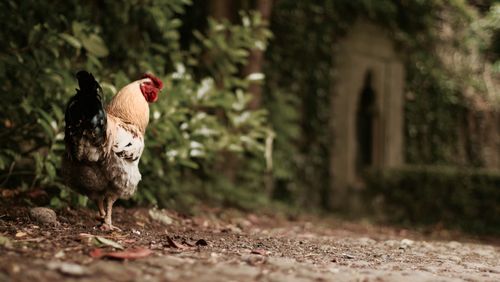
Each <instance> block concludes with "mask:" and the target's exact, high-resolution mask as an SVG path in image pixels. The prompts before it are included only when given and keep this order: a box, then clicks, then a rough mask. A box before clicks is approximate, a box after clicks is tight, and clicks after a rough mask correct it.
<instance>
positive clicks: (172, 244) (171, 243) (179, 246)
mask: <svg viewBox="0 0 500 282" xmlns="http://www.w3.org/2000/svg"><path fill="white" fill-rule="evenodd" d="M167 243H168V244H167V246H168V247H171V248H176V249H185V248H186V246H184V245H182V244H179V243H177V242H175V241H174V240H173V239H172V238H170V236H167Z"/></svg>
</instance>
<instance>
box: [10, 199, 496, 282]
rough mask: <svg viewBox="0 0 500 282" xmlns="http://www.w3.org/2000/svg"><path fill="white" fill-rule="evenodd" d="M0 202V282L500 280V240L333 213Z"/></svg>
mask: <svg viewBox="0 0 500 282" xmlns="http://www.w3.org/2000/svg"><path fill="white" fill-rule="evenodd" d="M38 220H40V219H39V218H34V216H33V215H31V216H30V209H29V208H27V207H0V254H1V255H0V281H63V280H64V281H500V244H499V242H500V240H499V239H498V238H474V237H471V236H465V235H462V234H460V233H450V232H446V231H444V230H437V231H436V230H434V231H433V232H431V233H429V232H420V233H419V232H415V231H409V230H405V229H400V228H394V227H382V226H373V225H370V224H360V223H348V222H343V221H340V220H338V219H325V218H323V219H316V218H312V217H311V218H300V219H295V220H288V219H285V218H283V217H280V216H276V215H255V214H241V213H238V212H234V211H220V210H210V209H207V210H206V212H205V213H204V214H203V215H201V216H196V217H187V216H181V215H178V214H176V213H174V212H170V211H162V210H155V209H146V208H141V209H124V208H121V207H117V208H116V209H115V214H114V223H115V224H116V225H117V226H118V227H120V228H121V229H122V231H114V232H112V233H106V232H102V231H100V230H98V229H97V228H95V225H96V224H97V220H96V219H95V211H92V210H87V209H81V210H72V209H69V208H68V209H64V210H60V211H58V212H57V222H56V223H49V224H42V223H40V222H39V221H38Z"/></svg>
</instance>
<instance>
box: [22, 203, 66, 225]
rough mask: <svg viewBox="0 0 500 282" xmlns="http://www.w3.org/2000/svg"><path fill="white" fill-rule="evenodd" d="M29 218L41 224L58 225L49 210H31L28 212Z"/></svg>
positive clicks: (53, 213) (39, 208) (54, 215)
mask: <svg viewBox="0 0 500 282" xmlns="http://www.w3.org/2000/svg"><path fill="white" fill-rule="evenodd" d="M29 215H30V218H31V219H32V220H34V221H37V222H38V223H41V224H54V225H55V224H58V223H59V222H58V221H57V215H56V213H55V212H54V211H53V210H51V209H49V208H42V207H37V208H32V209H30V211H29Z"/></svg>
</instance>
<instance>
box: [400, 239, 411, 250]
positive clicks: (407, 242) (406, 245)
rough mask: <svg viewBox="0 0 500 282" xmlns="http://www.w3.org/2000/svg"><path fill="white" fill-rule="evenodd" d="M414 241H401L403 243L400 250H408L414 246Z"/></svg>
mask: <svg viewBox="0 0 500 282" xmlns="http://www.w3.org/2000/svg"><path fill="white" fill-rule="evenodd" d="M413 243H414V242H413V240H410V239H403V240H401V243H400V244H399V248H400V249H403V250H405V249H408V248H409V247H411V246H412V245H413Z"/></svg>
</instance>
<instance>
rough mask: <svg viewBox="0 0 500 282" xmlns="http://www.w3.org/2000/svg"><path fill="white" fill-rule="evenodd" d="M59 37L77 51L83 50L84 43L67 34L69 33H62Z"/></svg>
mask: <svg viewBox="0 0 500 282" xmlns="http://www.w3.org/2000/svg"><path fill="white" fill-rule="evenodd" d="M59 36H60V37H61V38H62V39H64V41H66V42H67V43H68V44H69V45H71V46H73V47H74V48H75V49H80V48H82V43H81V42H80V40H78V39H77V38H76V37H74V36H73V35H70V34H67V33H61V34H59Z"/></svg>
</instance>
